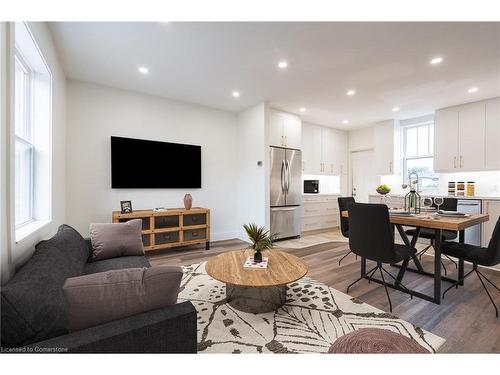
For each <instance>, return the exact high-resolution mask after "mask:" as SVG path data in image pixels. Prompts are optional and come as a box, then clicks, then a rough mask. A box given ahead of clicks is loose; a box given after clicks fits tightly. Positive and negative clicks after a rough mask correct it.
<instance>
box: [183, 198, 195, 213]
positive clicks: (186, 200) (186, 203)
mask: <svg viewBox="0 0 500 375" xmlns="http://www.w3.org/2000/svg"><path fill="white" fill-rule="evenodd" d="M192 206H193V197H192V196H191V194H186V195H185V196H184V208H185V209H186V210H190V209H191V207H192Z"/></svg>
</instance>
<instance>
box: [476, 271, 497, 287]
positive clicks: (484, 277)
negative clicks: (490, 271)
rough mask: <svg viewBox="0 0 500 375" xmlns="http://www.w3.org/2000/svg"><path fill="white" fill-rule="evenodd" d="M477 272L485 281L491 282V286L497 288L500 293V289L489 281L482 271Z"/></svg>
mask: <svg viewBox="0 0 500 375" xmlns="http://www.w3.org/2000/svg"><path fill="white" fill-rule="evenodd" d="M476 272H477V273H479V274H480V275H481V276H482V277H483V279H485V280H486V281H487V282H489V283H490V284H491V286H493V288H495V289H496V290H498V291H499V292H500V289H499V288H498V287H497V286H496V285H495V284H493V283H492V282H491V280H490V279H488V278H487V277H486V276H485V275H484V274H483V273H482V272H481V271H479V270H476Z"/></svg>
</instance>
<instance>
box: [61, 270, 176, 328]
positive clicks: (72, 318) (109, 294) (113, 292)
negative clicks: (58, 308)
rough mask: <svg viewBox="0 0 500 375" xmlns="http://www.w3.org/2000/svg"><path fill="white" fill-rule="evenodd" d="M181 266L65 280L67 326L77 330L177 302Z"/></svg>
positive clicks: (119, 271)
mask: <svg viewBox="0 0 500 375" xmlns="http://www.w3.org/2000/svg"><path fill="white" fill-rule="evenodd" d="M181 279H182V269H181V268H180V267H172V266H159V267H151V268H127V269H123V270H113V271H107V272H99V273H93V274H90V275H84V276H78V277H71V278H68V279H66V281H65V283H64V286H63V292H64V297H65V299H66V306H67V311H68V316H67V318H68V319H67V328H68V330H69V331H71V332H72V331H78V330H81V329H84V328H88V327H93V326H97V325H99V324H103V323H107V322H110V321H113V320H117V319H122V318H126V317H129V316H132V315H136V314H140V313H144V312H146V311H151V310H155V309H159V308H162V307H166V306H171V305H174V304H175V303H176V302H177V295H178V294H179V286H180V283H181Z"/></svg>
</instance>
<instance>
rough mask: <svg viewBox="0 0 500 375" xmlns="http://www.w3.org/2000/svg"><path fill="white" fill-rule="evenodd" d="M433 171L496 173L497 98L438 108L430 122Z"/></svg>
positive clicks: (499, 140) (499, 145)
mask: <svg viewBox="0 0 500 375" xmlns="http://www.w3.org/2000/svg"><path fill="white" fill-rule="evenodd" d="M434 129H435V135H434V170H435V171H436V172H458V171H462V172H469V171H482V170H500V155H499V152H498V150H499V149H500V99H499V98H496V99H491V100H483V101H480V102H475V103H469V104H464V105H459V106H456V107H451V108H445V109H440V110H438V111H437V112H436V116H435V120H434Z"/></svg>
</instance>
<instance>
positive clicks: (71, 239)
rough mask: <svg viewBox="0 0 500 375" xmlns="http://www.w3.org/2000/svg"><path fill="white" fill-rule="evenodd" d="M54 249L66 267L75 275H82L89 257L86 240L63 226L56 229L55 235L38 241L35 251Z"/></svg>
mask: <svg viewBox="0 0 500 375" xmlns="http://www.w3.org/2000/svg"><path fill="white" fill-rule="evenodd" d="M52 247H55V248H57V249H59V250H60V251H61V252H62V253H63V254H64V257H65V259H66V261H67V262H68V267H71V268H72V269H73V272H75V273H80V274H81V273H82V272H83V268H84V267H85V265H86V264H87V261H88V260H89V257H90V249H89V246H88V243H87V240H86V239H85V238H83V237H82V235H81V234H80V233H78V232H77V231H76V229H74V228H72V227H70V226H69V225H66V224H63V225H61V226H59V228H58V229H57V233H56V234H55V235H54V236H53V237H52V238H50V239H48V240H44V241H40V242H39V243H38V244H36V246H35V249H44V248H52Z"/></svg>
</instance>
